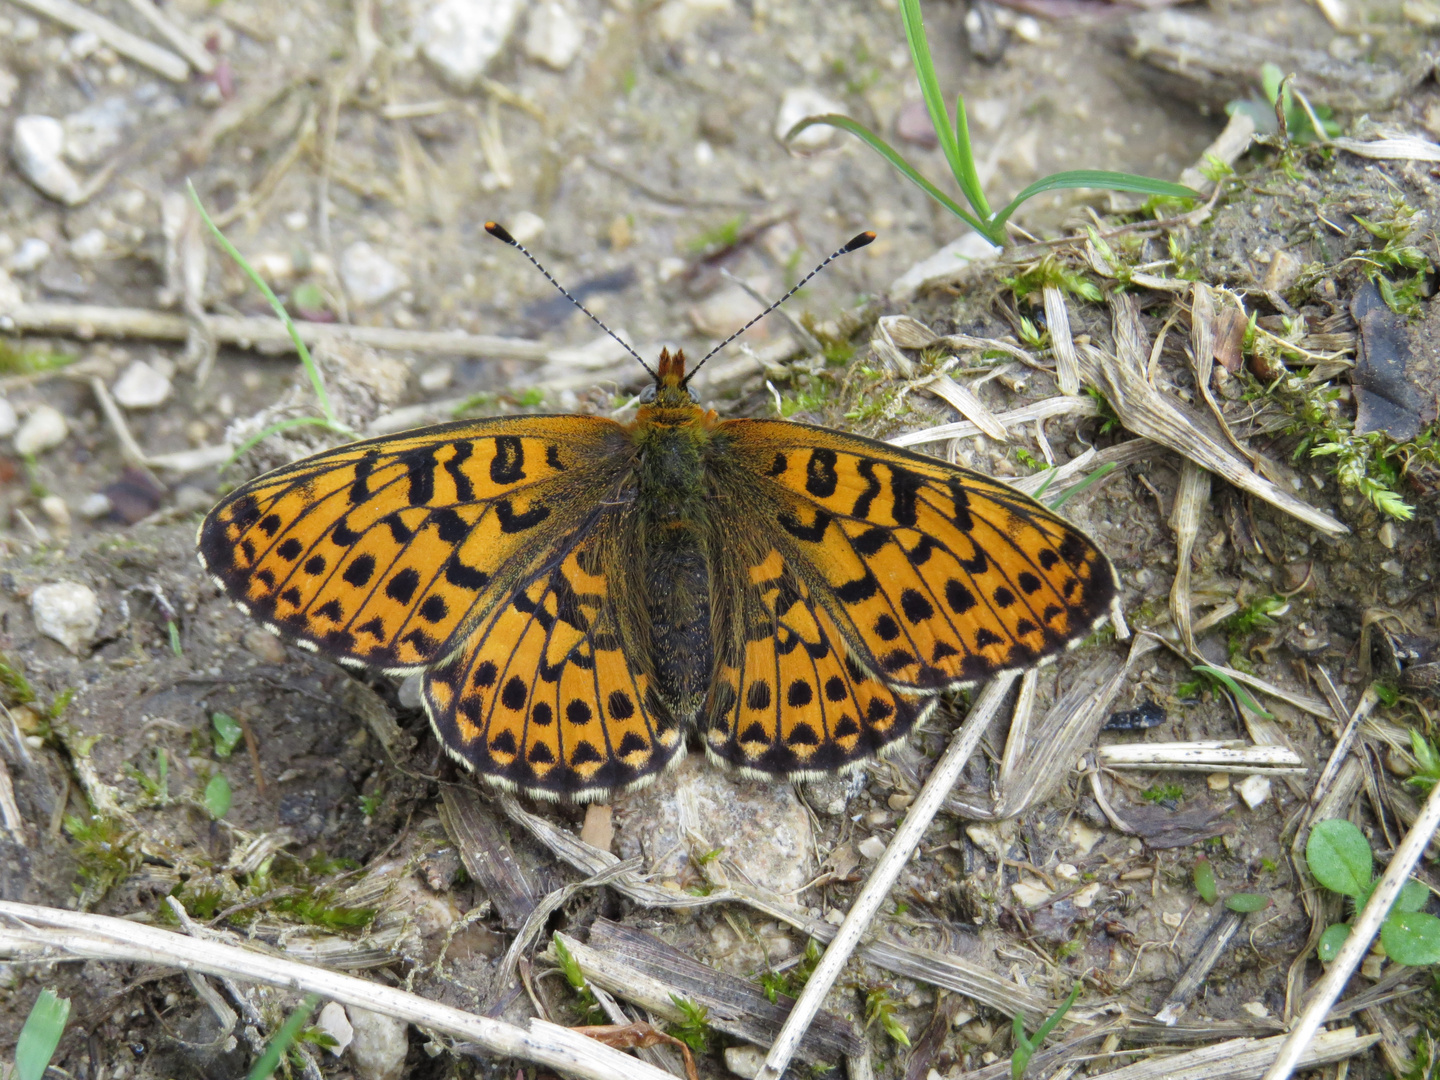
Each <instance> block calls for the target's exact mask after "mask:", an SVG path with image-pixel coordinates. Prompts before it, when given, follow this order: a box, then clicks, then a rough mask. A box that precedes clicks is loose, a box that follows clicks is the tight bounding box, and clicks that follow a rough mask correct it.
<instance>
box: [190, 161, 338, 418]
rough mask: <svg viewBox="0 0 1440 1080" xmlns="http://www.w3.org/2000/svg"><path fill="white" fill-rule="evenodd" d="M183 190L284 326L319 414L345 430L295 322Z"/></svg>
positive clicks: (196, 201) (192, 190)
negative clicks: (312, 390)
mask: <svg viewBox="0 0 1440 1080" xmlns="http://www.w3.org/2000/svg"><path fill="white" fill-rule="evenodd" d="M185 187H186V188H187V189H188V190H189V192H190V201H191V202H193V203H194V204H195V209H196V210H198V211H200V220H202V221H203V222H205V224H206V225H207V226H208V227H209V229H210V232H211V234H212V235H213V236H214V237H215V239H216V241H217V242H218V243H219V244H220V246H221V247H222V248H224V249H225V254H227V255H229V256H230V258H232V259H234V260H235V264H236V265H237V266H239V267H240V269H241V270H244V271H245V276H246V277H248V278H249V279H250V280H251V281H253V282H254V283H255V287H256V288H257V289H259V290H260V292H261V293H263V294H264V296H265V299H266V300H267V301H269V303H270V307H271V308H272V309H273V310H274V312H275V314H276V316H277V317H278V318H279V319H280V321H281V322H282V323H284V324H285V330H286V332H287V333H288V334H289V335H290V340H291V341H292V342H294V343H295V351H296V352H297V353H298V354H299V355H300V363H301V364H303V365H304V366H305V373H306V374H307V375H309V376H310V385H311V387H313V388H314V390H315V397H316V399H317V400H318V401H319V402H320V411H321V412H322V413H324V414H325V419H326V420H327V421H328V422H329V424H330V426H331V427H333V428H335V429H336V430H348V429H346V428H345V425H344V424H342V423H340V421H339V419H338V418H337V417H336V416H335V410H334V409H332V408H331V407H330V395H329V394H327V393H326V392H325V382H324V380H323V379H322V378H321V377H320V369H319V368H318V367H316V366H315V361H314V359H313V358H312V357H311V356H310V350H309V349H307V348H306V347H305V342H303V341H301V340H300V331H299V330H297V329H296V327H295V320H294V319H292V318H290V313H289V312H288V311H286V310H285V305H284V304H282V303H280V298H279V297H278V296H276V295H275V293H274V290H272V289H271V288H270V286H269V285H267V284H265V279H264V278H262V277H261V276H260V275H259V274H257V273H256V272H255V268H254V267H253V266H251V265H250V263H249V262H248V261H246V259H245V256H244V255H241V254H240V250H239V249H238V248H237V247H236V246H235V245H234V244H232V243H230V240H229V238H228V237H226V235H225V234H224V233H223V232H221V231H220V226H218V225H216V224H215V222H213V221H211V220H210V215H209V214H207V213H206V212H205V206H204V204H202V203H201V202H200V195H199V193H198V192H197V191H196V190H195V185H194V184H193V183H191V182H190V181H189V180H187V181H185ZM351 434H353V432H352V433H351Z"/></svg>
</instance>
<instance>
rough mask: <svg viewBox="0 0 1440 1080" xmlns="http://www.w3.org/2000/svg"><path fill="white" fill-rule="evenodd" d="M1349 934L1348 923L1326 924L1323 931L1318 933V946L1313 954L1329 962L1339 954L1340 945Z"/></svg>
mask: <svg viewBox="0 0 1440 1080" xmlns="http://www.w3.org/2000/svg"><path fill="white" fill-rule="evenodd" d="M1349 936H1350V924H1349V923H1343V922H1342V923H1336V924H1335V925H1333V926H1327V927H1326V928H1325V932H1324V933H1323V934H1321V935H1320V946H1319V948H1317V949H1316V950H1315V954H1316V955H1317V956H1319V957H1320V959H1321V960H1323V961H1324V962H1325V963H1327V964H1328V963H1331V962H1332V961H1333V960H1334V959H1335V957H1337V956H1339V955H1340V946H1342V945H1344V944H1345V939H1346V938H1348V937H1349Z"/></svg>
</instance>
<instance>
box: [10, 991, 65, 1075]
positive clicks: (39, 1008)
mask: <svg viewBox="0 0 1440 1080" xmlns="http://www.w3.org/2000/svg"><path fill="white" fill-rule="evenodd" d="M69 1019H70V999H69V998H62V997H56V996H55V991H54V990H50V989H45V990H41V991H40V996H39V997H38V998H36V999H35V1004H34V1005H32V1006H31V1007H30V1015H29V1016H27V1017H26V1018H25V1026H24V1027H22V1028H21V1029H20V1037H19V1038H18V1039H16V1040H15V1076H16V1080H41V1078H42V1077H43V1076H44V1075H45V1070H46V1069H48V1068H49V1067H50V1059H51V1058H52V1057H54V1056H55V1048H56V1047H57V1046H59V1045H60V1036H61V1035H63V1034H65V1022H66V1021H67V1020H69Z"/></svg>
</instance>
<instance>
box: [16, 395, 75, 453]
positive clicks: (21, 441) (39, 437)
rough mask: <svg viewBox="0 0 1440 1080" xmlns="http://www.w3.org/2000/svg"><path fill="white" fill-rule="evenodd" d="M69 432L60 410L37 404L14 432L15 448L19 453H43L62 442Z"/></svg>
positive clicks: (68, 426)
mask: <svg viewBox="0 0 1440 1080" xmlns="http://www.w3.org/2000/svg"><path fill="white" fill-rule="evenodd" d="M69 434H70V425H68V424H67V423H65V417H63V416H61V415H60V410H59V409H56V408H53V407H51V406H49V405H37V406H36V407H35V408H34V409H33V410H32V411H31V413H30V415H29V416H27V417H26V418H25V422H24V423H23V424H21V425H20V430H19V431H17V432H16V433H15V450H16V452H17V453H20V454H43V453H44V452H45V451H46V450H53V449H54V448H55V447H57V446H59V445H60V444H61V443H63V442H64V441H65V439H66V437H67V436H68V435H69Z"/></svg>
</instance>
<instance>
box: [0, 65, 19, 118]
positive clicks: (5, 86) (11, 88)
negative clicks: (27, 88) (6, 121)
mask: <svg viewBox="0 0 1440 1080" xmlns="http://www.w3.org/2000/svg"><path fill="white" fill-rule="evenodd" d="M19 89H20V80H19V79H17V78H16V77H15V76H14V74H12V73H11V72H10V71H9V70H7V69H6V68H0V109H8V108H9V107H10V105H11V103H13V102H14V100H15V91H16V90H19Z"/></svg>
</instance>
